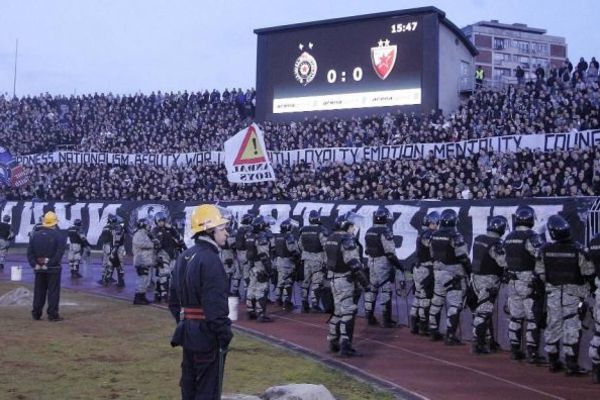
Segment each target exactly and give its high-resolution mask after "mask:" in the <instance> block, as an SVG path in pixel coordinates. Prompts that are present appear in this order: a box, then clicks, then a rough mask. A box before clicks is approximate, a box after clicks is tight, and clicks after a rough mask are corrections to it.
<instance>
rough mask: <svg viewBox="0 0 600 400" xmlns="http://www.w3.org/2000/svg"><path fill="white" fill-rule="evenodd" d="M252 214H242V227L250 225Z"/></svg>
mask: <svg viewBox="0 0 600 400" xmlns="http://www.w3.org/2000/svg"><path fill="white" fill-rule="evenodd" d="M252 218H253V217H252V214H244V216H243V217H242V225H250V224H252Z"/></svg>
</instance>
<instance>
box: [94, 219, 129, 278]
mask: <svg viewBox="0 0 600 400" xmlns="http://www.w3.org/2000/svg"><path fill="white" fill-rule="evenodd" d="M98 243H99V244H100V245H101V246H102V265H103V267H104V268H103V273H102V278H100V280H99V281H98V283H99V284H101V285H103V286H108V284H109V283H110V282H114V280H113V279H112V275H113V272H114V271H115V270H117V279H118V282H117V286H118V287H124V286H125V271H124V270H123V264H124V260H125V229H124V228H123V225H122V223H121V221H120V219H119V217H117V216H116V215H112V214H111V215H109V216H108V223H107V224H106V226H105V227H104V228H103V229H102V233H101V234H100V238H99V239H98Z"/></svg>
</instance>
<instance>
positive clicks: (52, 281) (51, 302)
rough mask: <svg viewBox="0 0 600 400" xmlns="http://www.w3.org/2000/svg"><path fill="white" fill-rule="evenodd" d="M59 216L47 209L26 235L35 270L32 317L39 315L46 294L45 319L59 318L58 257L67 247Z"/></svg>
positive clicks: (60, 257)
mask: <svg viewBox="0 0 600 400" xmlns="http://www.w3.org/2000/svg"><path fill="white" fill-rule="evenodd" d="M57 226H58V218H57V216H56V214H55V213H54V212H52V211H48V212H47V213H46V214H44V216H43V218H42V223H41V227H40V228H39V229H38V230H36V231H34V232H33V234H32V235H31V238H30V239H29V247H28V248H27V260H28V261H29V265H31V267H32V268H33V269H34V271H35V283H34V292H33V309H32V310H31V316H32V317H33V319H34V320H40V319H41V318H42V312H43V308H44V304H45V303H46V296H47V297H48V309H47V310H46V312H47V314H48V321H62V317H61V316H60V315H59V314H58V303H59V300H60V275H61V265H60V262H61V259H62V256H63V254H64V253H65V249H66V247H67V238H66V235H63V234H62V233H61V232H60V231H58V229H57Z"/></svg>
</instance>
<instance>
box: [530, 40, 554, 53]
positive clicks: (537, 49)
mask: <svg viewBox="0 0 600 400" xmlns="http://www.w3.org/2000/svg"><path fill="white" fill-rule="evenodd" d="M531 52H532V53H533V54H538V55H540V56H547V55H549V54H550V49H549V48H548V44H547V43H536V42H532V43H531Z"/></svg>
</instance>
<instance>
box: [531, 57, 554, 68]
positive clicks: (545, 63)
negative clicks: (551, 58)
mask: <svg viewBox="0 0 600 400" xmlns="http://www.w3.org/2000/svg"><path fill="white" fill-rule="evenodd" d="M532 62H533V66H534V67H537V66H538V65H541V66H542V68H548V65H550V63H549V62H548V59H547V58H539V57H533V59H532Z"/></svg>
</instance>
